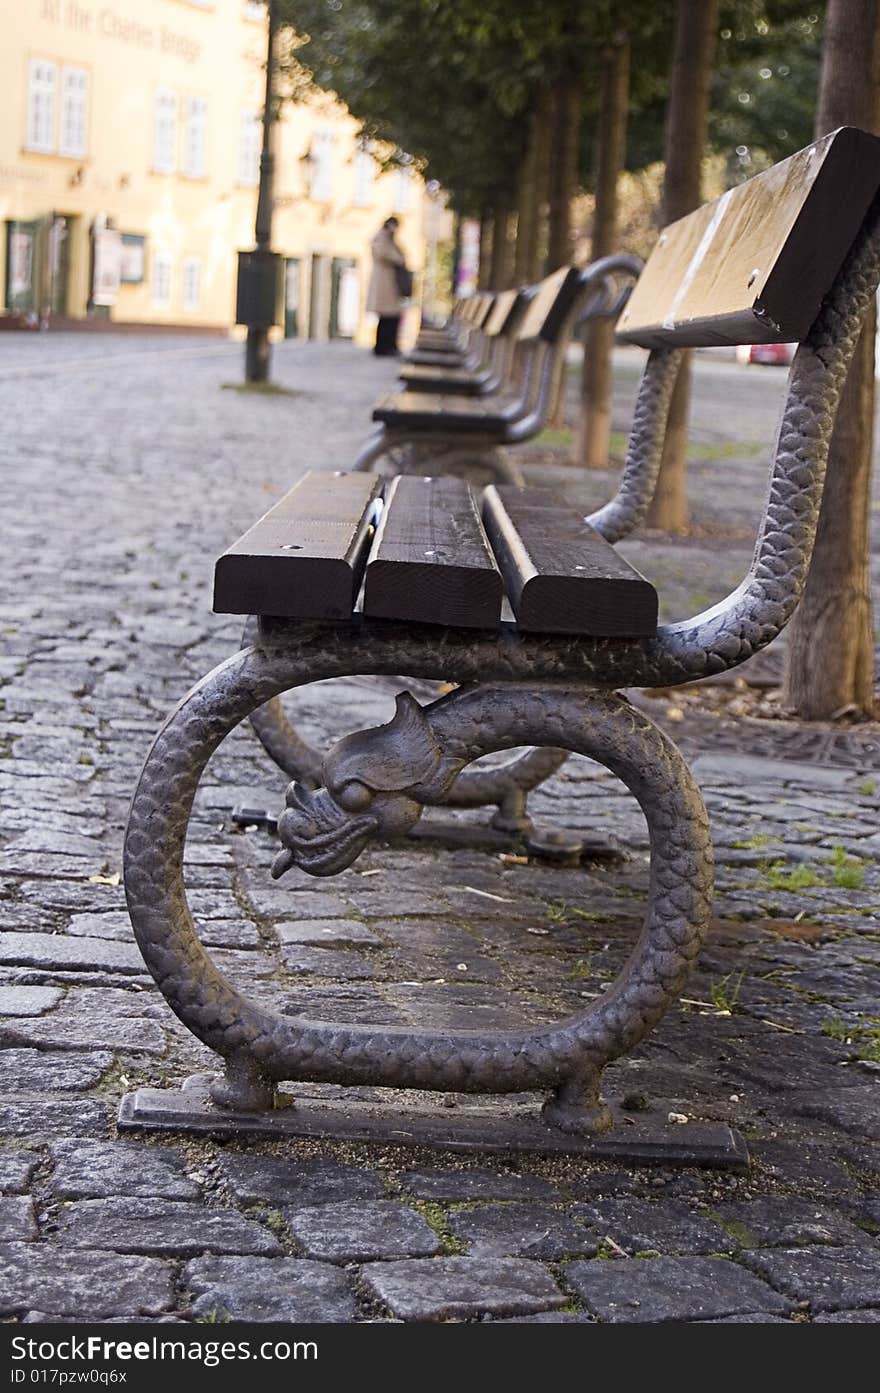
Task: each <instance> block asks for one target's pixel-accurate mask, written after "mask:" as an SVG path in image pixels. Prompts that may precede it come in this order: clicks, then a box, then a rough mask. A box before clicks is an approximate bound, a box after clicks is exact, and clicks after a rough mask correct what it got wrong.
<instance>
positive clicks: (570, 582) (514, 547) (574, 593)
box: [483, 485, 657, 638]
mask: <svg viewBox="0 0 880 1393" xmlns="http://www.w3.org/2000/svg"><path fill="white" fill-rule="evenodd" d="M483 522H484V524H485V527H486V532H487V533H488V536H489V541H490V542H491V544H492V549H493V551H494V552H495V556H496V559H497V561H498V565H499V566H500V568H501V573H502V575H503V576H504V582H505V585H506V587H507V594H508V598H509V599H510V603H511V606H512V608H513V612H514V614H515V615H516V620H517V624H518V625H519V627H520V628H521V629H527V630H534V631H537V632H539V633H561V634H584V635H590V636H592V637H595V638H607V637H618V638H624V637H626V638H640V637H647V636H650V635H651V634H653V633H655V632H656V629H657V592H656V590H655V589H654V587H653V585H651V584H650V583H649V582H648V581H647V580H645V578H644V576H642V575H640V574H639V572H638V571H637V570H635V568H634V567H632V566H630V565H629V563H628V562H626V561H624V559H623V557H622V556H618V554H617V552H616V551H615V550H614V548H613V546H611V545H610V543H609V542H606V541H605V539H604V538H603V537H600V536H599V534H598V533H597V532H596V531H594V529H593V528H592V527H590V526H589V525H588V524H587V523H586V522H584V519H583V515H582V513H581V512H580V511H579V510H578V509H577V508H576V507H574V506H573V505H572V504H570V503H566V501H565V500H564V498H562V497H561V496H560V494H558V493H557V492H556V491H555V490H550V489H533V488H532V489H529V488H527V489H518V488H513V487H503V488H496V487H495V486H494V485H493V486H490V487H489V488H487V489H486V492H485V493H484V495H483Z"/></svg>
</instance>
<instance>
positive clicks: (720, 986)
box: [709, 969, 746, 1016]
mask: <svg viewBox="0 0 880 1393" xmlns="http://www.w3.org/2000/svg"><path fill="white" fill-rule="evenodd" d="M745 975H746V974H745V969H743V971H742V972H739V973H736V974H734V973H733V972H728V974H727V976H726V977H719V978H718V980H717V981H715V982H711V983H710V984H709V996H710V998H711V1001H712V1005H713V1006H714V1007H715V1010H716V1011H720V1012H722V1013H723V1014H724V1015H725V1016H732V1015H733V1013H734V1011H735V1010H736V1005H737V1002H738V1001H739V994H740V992H741V991H742V984H743V978H744V977H745Z"/></svg>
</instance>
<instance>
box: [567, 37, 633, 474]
mask: <svg viewBox="0 0 880 1393" xmlns="http://www.w3.org/2000/svg"><path fill="white" fill-rule="evenodd" d="M628 99H629V39H628V38H627V37H626V36H625V35H621V36H620V37H619V38H618V39H617V40H616V41H615V42H614V43H613V44H610V45H609V46H608V47H607V48H606V49H604V50H603V53H602V73H601V82H600V89H599V129H598V138H597V151H596V210H595V213H594V215H593V241H592V246H591V250H590V259H591V260H592V261H597V260H598V258H599V257H600V256H609V255H610V254H611V253H612V252H614V251H616V250H617V181H618V178H619V175H620V171H621V169H622V168H623V161H624V157H625V155H626V116H627V102H628ZM613 346H614V324H613V323H612V321H611V320H610V319H596V320H594V321H593V322H592V323H591V324H588V325H587V333H586V337H585V340H584V361H583V369H582V375H581V410H580V419H579V422H578V436H577V440H576V443H575V460H576V461H578V462H579V463H581V464H585V465H587V467H588V468H591V469H604V468H605V466H606V465H607V464H608V449H609V445H610V441H611V350H612V348H613Z"/></svg>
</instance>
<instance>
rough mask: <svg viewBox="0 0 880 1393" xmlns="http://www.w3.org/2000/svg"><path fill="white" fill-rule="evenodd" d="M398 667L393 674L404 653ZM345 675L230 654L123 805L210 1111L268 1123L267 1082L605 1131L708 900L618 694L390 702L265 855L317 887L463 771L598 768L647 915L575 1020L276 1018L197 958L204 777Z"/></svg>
mask: <svg viewBox="0 0 880 1393" xmlns="http://www.w3.org/2000/svg"><path fill="white" fill-rule="evenodd" d="M400 657H401V666H403V665H405V661H406V655H405V653H403V652H402V653H401V655H400ZM350 668H351V660H350V659H349V658H348V657H347V656H346V655H345V653H344V652H343V651H341V650H340V649H339V648H338V647H336V646H334V644H333V642H332V641H331V643H330V644H329V645H327V646H325V647H324V648H323V649H322V648H321V647H320V645H319V644H317V643H316V644H315V646H314V647H313V648H311V649H310V650H309V651H308V652H305V653H304V652H303V651H302V649H297V650H296V651H295V652H293V653H286V652H285V651H283V650H279V649H278V648H275V649H272V648H268V647H267V648H265V649H262V648H261V649H248V650H244V651H243V652H241V653H238V654H236V655H235V657H233V658H231V659H229V660H228V661H227V662H226V663H224V664H222V665H221V666H220V667H219V668H216V669H215V670H214V672H212V673H211V674H209V676H208V677H206V678H205V679H204V680H203V681H202V682H201V683H200V684H199V685H198V686H197V687H196V688H194V690H193V691H192V692H191V693H190V694H189V696H187V697H186V698H185V699H184V701H183V702H182V703H181V704H180V706H179V707H178V708H177V710H176V711H175V712H174V714H173V715H172V716H171V718H170V719H169V721H168V722H167V723H166V725H165V726H164V728H163V729H162V731H161V732H160V733H159V735H158V736H157V738H156V740H155V742H154V744H153V747H152V749H151V751H150V754H149V755H148V757H147V761H146V764H145V766H144V770H143V773H142V775H141V778H140V782H139V784H138V787H137V790H136V792H135V796H134V800H133V803H132V809H131V815H130V819H129V825H128V829H127V832H126V841H125V886H126V895H127V898H128V905H129V911H130V914H131V919H132V924H133V925H134V930H135V935H136V937H137V941H138V944H139V945H140V948H141V951H142V953H143V955H144V959H145V961H146V964H147V966H148V968H149V970H150V972H151V973H152V974H153V977H154V978H155V980H156V982H157V984H158V985H159V988H160V990H161V991H162V992H163V994H164V996H165V997H166V1000H167V1001H168V1003H169V1005H170V1006H171V1008H172V1010H174V1012H175V1013H176V1014H177V1015H178V1017H179V1018H180V1019H181V1020H182V1021H183V1023H184V1024H185V1025H186V1026H187V1027H188V1028H189V1029H190V1030H191V1031H192V1032H193V1033H194V1034H195V1035H196V1036H197V1037H198V1038H199V1039H200V1040H201V1041H203V1042H204V1043H205V1044H206V1045H208V1046H209V1047H210V1048H211V1049H213V1050H216V1051H217V1052H218V1053H219V1054H220V1055H221V1056H222V1057H223V1058H224V1060H225V1061H226V1064H227V1076H226V1081H225V1083H223V1084H221V1085H220V1086H219V1087H218V1088H217V1090H216V1091H215V1098H216V1100H217V1102H218V1103H219V1104H221V1105H223V1106H228V1105H229V1103H230V1101H233V1102H234V1103H235V1105H236V1106H238V1107H241V1106H249V1107H253V1108H261V1107H265V1106H266V1103H267V1099H269V1098H270V1097H271V1093H272V1085H273V1083H274V1082H277V1081H280V1080H282V1079H289V1080H306V1079H308V1080H313V1081H317V1082H321V1081H325V1082H333V1083H340V1084H372V1085H378V1086H382V1085H386V1086H390V1087H405V1088H424V1089H439V1090H453V1091H459V1090H460V1091H465V1092H477V1093H479V1092H499V1093H506V1092H519V1091H522V1090H529V1089H542V1088H547V1089H550V1090H552V1094H551V1098H550V1100H549V1102H548V1108H547V1113H546V1117H547V1121H548V1123H550V1124H551V1125H554V1126H557V1127H563V1128H565V1129H567V1130H570V1131H578V1132H584V1133H591V1132H597V1131H601V1130H603V1129H605V1128H607V1127H608V1125H609V1116H608V1113H607V1110H606V1109H605V1108H604V1106H603V1105H602V1103H601V1099H600V1095H599V1079H600V1076H601V1072H602V1069H603V1068H604V1067H605V1065H606V1064H608V1063H609V1062H610V1061H611V1060H612V1059H615V1058H616V1057H617V1056H619V1055H620V1054H622V1053H624V1052H625V1051H626V1050H629V1049H631V1048H632V1047H633V1046H634V1045H635V1044H637V1043H638V1041H639V1040H640V1039H642V1037H643V1036H644V1035H645V1034H646V1033H647V1032H648V1031H649V1030H650V1029H651V1027H652V1026H653V1025H655V1024H656V1022H657V1021H658V1020H659V1019H660V1018H661V1016H662V1015H663V1013H664V1011H666V1009H667V1008H668V1007H669V1006H670V1005H671V1004H672V1003H673V1002H674V1000H675V999H676V997H677V995H678V993H679V991H680V990H681V988H682V986H683V984H684V981H685V978H686V976H687V974H688V971H689V969H690V967H691V966H692V964H693V962H694V960H695V958H696V956H697V954H698V952H699V950H700V946H701V944H702V941H703V938H704V935H705V932H706V928H707V925H708V918H709V907H710V898H711V886H712V850H711V841H710V837H709V826H708V819H707V816H706V811H705V808H704V806H703V802H702V799H701V797H700V794H699V791H698V789H697V787H696V785H695V784H694V781H693V779H692V777H691V775H690V773H689V771H688V769H687V767H686V765H685V764H684V761H683V760H682V758H681V755H680V754H679V753H678V751H677V750H676V749H675V747H674V746H673V745H672V744H671V742H670V741H669V740H668V739H667V738H666V737H665V736H664V735H663V734H662V733H661V732H660V731H659V730H657V728H656V727H655V726H653V725H652V724H651V723H650V722H649V721H648V719H647V718H646V717H645V716H644V715H642V714H641V713H640V712H639V711H637V710H635V709H634V708H633V707H631V706H629V704H628V703H627V702H626V701H624V700H623V699H622V698H620V697H618V696H615V695H613V694H604V693H598V692H591V691H587V690H586V689H584V688H582V687H562V686H559V687H557V686H555V685H553V684H549V683H545V684H541V685H538V686H535V687H528V686H524V685H521V684H515V683H511V684H503V685H500V686H499V685H495V686H492V685H489V686H486V687H473V688H467V689H460V690H459V691H456V692H454V693H452V694H451V695H449V696H447V697H443V698H441V699H440V701H438V702H435V703H433V704H432V705H431V706H429V707H427V708H424V709H423V708H421V707H419V706H418V705H417V703H415V702H414V701H413V699H412V698H411V697H408V696H404V697H401V698H399V700H398V714H397V716H396V717H395V719H394V721H392V722H391V723H390V724H389V725H388V726H383V727H380V728H379V729H378V730H373V731H365V732H359V733H358V734H356V735H351V736H347V737H345V739H343V740H342V741H340V742H339V744H338V745H337V746H336V747H335V748H334V750H333V751H332V752H331V754H330V755H329V756H328V758H327V759H326V760H325V762H324V777H325V780H326V786H325V787H324V788H321V789H319V790H318V791H317V792H312V793H309V792H308V791H307V790H305V789H302V788H296V787H294V788H293V789H292V790H291V791H290V792H289V794H288V809H287V811H286V812H285V814H284V815H283V817H282V818H281V821H280V824H279V833H280V834H281V836H282V840H283V841H284V843H285V847H286V850H285V851H284V852H282V853H281V854H280V855H281V857H286V858H290V860H291V861H296V862H297V863H298V864H300V865H301V866H303V868H304V869H307V870H310V871H311V872H312V873H314V874H334V873H335V872H336V871H337V870H339V869H342V868H343V867H344V866H345V865H348V864H350V863H351V862H352V861H353V860H354V859H355V858H356V856H357V855H358V854H359V852H360V851H361V850H362V849H363V847H364V845H366V843H367V841H369V840H370V838H371V837H374V836H380V837H381V836H384V835H387V834H388V832H389V831H391V830H397V831H400V830H401V829H402V828H404V827H405V826H406V825H412V824H413V823H414V822H415V821H416V820H417V819H418V817H419V815H420V813H421V809H422V807H423V806H424V805H425V804H429V803H438V802H441V801H442V799H443V797H444V796H445V793H446V792H447V791H448V787H449V785H450V784H451V782H452V780H453V779H454V778H455V777H456V775H457V774H458V773H459V772H460V771H461V769H462V768H463V767H464V765H465V764H467V763H468V762H469V761H471V760H473V759H475V758H478V757H479V756H480V755H483V754H486V753H488V752H490V751H492V750H496V749H504V748H509V747H513V746H516V745H521V744H536V745H547V744H549V743H555V744H557V745H559V746H560V747H561V746H562V745H565V746H566V747H567V748H568V749H570V750H575V751H578V752H580V753H582V754H585V755H587V756H588V757H590V758H593V759H596V760H598V761H600V762H601V763H602V764H604V765H605V766H606V767H607V768H609V769H610V770H612V771H613V772H614V773H615V774H617V775H618V776H619V777H620V778H621V779H622V780H623V781H624V783H625V784H627V786H628V787H629V788H630V789H631V791H632V792H633V794H634V795H635V797H636V798H637V799H638V802H639V803H640V805H641V807H642V809H643V811H644V813H645V816H646V818H647V822H648V826H649V829H650V835H651V882H650V902H649V905H648V910H647V914H646V918H645V921H644V926H643V929H642V932H641V935H640V937H639V939H638V942H637V943H636V945H635V947H634V949H633V952H632V954H631V956H630V958H629V959H628V961H627V963H626V964H625V966H624V967H623V969H622V971H621V972H620V974H619V976H618V977H617V979H616V981H615V982H614V984H613V985H612V986H611V987H610V988H609V989H608V990H607V991H606V992H605V993H604V995H603V996H602V997H600V998H599V999H598V1000H597V1001H595V1002H594V1003H592V1004H591V1005H590V1006H589V1007H588V1008H587V1009H586V1010H585V1011H583V1012H581V1013H579V1014H577V1015H575V1016H571V1017H568V1018H566V1019H564V1020H562V1021H559V1022H557V1023H555V1024H553V1025H549V1026H543V1027H540V1028H538V1029H536V1030H518V1031H511V1032H503V1031H492V1030H474V1031H466V1032H462V1031H452V1030H449V1031H440V1032H423V1031H418V1030H415V1029H410V1028H408V1027H379V1026H376V1025H369V1026H357V1025H351V1024H346V1023H327V1022H323V1021H311V1020H306V1019H300V1018H295V1017H291V1016H279V1015H276V1014H275V1013H273V1012H271V1011H268V1010H266V1009H264V1008H262V1007H260V1006H258V1005H256V1004H254V1003H253V1002H251V1001H248V1000H246V999H245V998H244V997H243V996H242V995H241V993H240V992H238V991H237V990H236V989H235V988H234V987H232V986H231V984H230V983H229V982H228V981H227V980H226V979H225V977H223V975H222V974H221V973H220V972H219V971H218V970H217V968H216V967H215V966H214V964H213V962H212V961H211V959H210V958H209V956H208V955H207V953H206V952H205V950H204V948H203V947H202V945H201V943H200V941H199V938H198V935H197V933H196V929H195V926H194V924H193V920H192V918H191V915H190V912H189V908H188V906H187V903H186V893H185V887H184V881H183V850H184V843H185V839H186V829H187V823H188V821H189V816H190V812H191V808H192V802H193V798H194V795H195V792H196V788H197V786H198V783H199V780H200V778H201V775H202V772H203V770H204V768H205V765H206V764H207V762H208V760H209V758H210V757H211V755H212V754H213V752H214V750H215V749H216V748H217V746H218V745H219V744H220V743H221V741H222V740H223V739H224V738H225V736H226V735H227V734H228V733H229V731H230V730H232V729H233V728H234V727H235V726H236V725H237V724H238V723H239V722H240V721H242V720H243V719H244V718H245V717H246V716H247V715H248V714H249V713H250V712H251V711H253V710H254V709H255V708H256V707H258V706H261V705H263V704H264V703H265V702H266V701H268V700H269V699H270V698H271V697H272V696H275V695H277V694H278V693H279V692H281V691H284V690H287V689H289V688H291V687H294V686H297V685H300V684H302V683H305V682H307V681H310V680H315V678H316V677H319V678H325V677H333V676H344V675H347V673H348V672H349V671H350ZM284 868H285V867H284V866H283V865H282V866H280V867H278V870H279V872H283V870H284Z"/></svg>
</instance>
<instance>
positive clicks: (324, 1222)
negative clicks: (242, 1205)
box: [288, 1200, 440, 1262]
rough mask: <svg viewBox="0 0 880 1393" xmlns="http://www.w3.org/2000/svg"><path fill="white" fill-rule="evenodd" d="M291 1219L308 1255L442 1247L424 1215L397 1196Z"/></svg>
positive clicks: (394, 1253) (355, 1255) (369, 1255)
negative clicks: (394, 1199)
mask: <svg viewBox="0 0 880 1393" xmlns="http://www.w3.org/2000/svg"><path fill="white" fill-rule="evenodd" d="M288 1223H289V1226H290V1232H291V1233H292V1234H293V1236H294V1238H295V1239H296V1241H297V1243H298V1244H299V1246H300V1248H301V1249H302V1251H303V1252H304V1253H305V1255H306V1257H309V1258H323V1259H325V1260H326V1261H328V1262H366V1261H369V1260H370V1259H374V1258H418V1257H430V1256H431V1255H432V1254H434V1253H436V1252H437V1251H438V1249H439V1247H440V1240H439V1238H438V1237H437V1235H436V1233H434V1232H433V1230H432V1229H430V1228H429V1227H428V1225H427V1224H426V1223H425V1220H424V1219H423V1218H422V1216H421V1215H420V1214H417V1213H416V1212H415V1210H413V1209H409V1208H407V1206H406V1205H403V1204H395V1203H394V1202H393V1201H392V1200H372V1201H371V1200H357V1201H352V1202H350V1203H348V1204H332V1205H319V1206H318V1208H316V1209H297V1210H295V1211H293V1213H292V1214H291V1215H290V1218H289V1220H288Z"/></svg>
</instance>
